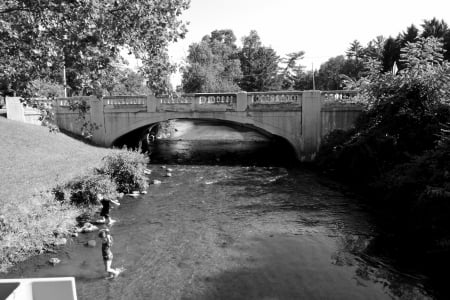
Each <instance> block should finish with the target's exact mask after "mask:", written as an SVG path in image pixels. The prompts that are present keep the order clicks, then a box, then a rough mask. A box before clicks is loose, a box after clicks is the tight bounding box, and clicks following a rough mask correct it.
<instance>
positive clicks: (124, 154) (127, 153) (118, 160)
mask: <svg viewBox="0 0 450 300" xmlns="http://www.w3.org/2000/svg"><path fill="white" fill-rule="evenodd" d="M103 161H104V163H103V166H102V167H100V168H99V169H97V173H98V174H102V175H107V176H109V178H111V180H113V181H114V182H115V183H116V185H117V191H118V192H121V193H129V192H131V191H136V190H137V191H143V190H145V189H147V188H148V178H147V176H145V174H144V169H145V168H146V165H147V163H148V157H147V156H145V155H144V154H142V153H140V152H138V151H131V150H122V151H118V152H116V153H113V154H110V155H108V156H106V157H104V158H103Z"/></svg>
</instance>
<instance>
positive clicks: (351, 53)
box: [345, 40, 363, 60]
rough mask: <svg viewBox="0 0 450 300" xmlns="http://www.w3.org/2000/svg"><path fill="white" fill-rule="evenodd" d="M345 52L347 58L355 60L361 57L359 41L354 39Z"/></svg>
mask: <svg viewBox="0 0 450 300" xmlns="http://www.w3.org/2000/svg"><path fill="white" fill-rule="evenodd" d="M345 54H346V55H347V58H354V59H356V60H358V59H360V58H362V54H363V47H362V45H361V43H360V42H359V41H358V40H354V41H353V42H352V43H351V44H350V47H349V48H348V49H347V51H346V52H345Z"/></svg>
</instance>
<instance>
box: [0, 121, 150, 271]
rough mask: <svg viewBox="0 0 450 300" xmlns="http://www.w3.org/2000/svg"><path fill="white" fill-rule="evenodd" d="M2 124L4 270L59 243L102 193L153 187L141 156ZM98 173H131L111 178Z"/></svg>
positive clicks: (0, 265) (0, 245)
mask: <svg viewBox="0 0 450 300" xmlns="http://www.w3.org/2000/svg"><path fill="white" fill-rule="evenodd" d="M0 126H1V128H2V130H1V131H0V139H1V140H2V147H0V165H1V169H2V170H3V172H1V173H0V182H2V189H0V272H5V271H6V270H7V268H8V267H10V266H11V264H13V263H16V262H18V261H21V260H24V259H26V258H27V257H29V256H30V255H33V254H36V253H40V252H42V251H45V249H47V248H51V247H53V246H54V245H55V244H58V243H59V242H60V241H61V240H62V238H63V237H64V236H66V235H67V234H68V233H69V232H71V231H72V230H73V228H74V226H75V225H76V217H77V216H78V215H80V214H81V213H82V212H85V211H86V210H88V212H89V211H90V208H95V207H96V206H95V204H96V202H95V195H96V193H98V192H102V193H104V194H105V195H106V196H108V197H111V198H116V197H117V196H118V195H119V192H118V189H117V185H118V184H120V185H121V186H132V187H134V188H136V189H137V190H143V189H144V188H145V187H146V186H147V180H146V178H145V176H144V175H143V172H142V170H143V168H144V164H145V163H146V162H147V160H146V158H145V156H144V155H142V154H140V153H136V152H129V151H125V150H116V149H103V148H97V147H93V146H89V145H87V144H85V143H82V142H80V141H77V140H74V139H71V138H69V137H67V136H65V135H63V134H54V133H49V132H48V130H47V129H45V128H44V127H39V126H35V125H27V124H22V123H18V122H15V121H9V120H6V119H2V118H0ZM18 145H20V147H18ZM102 158H104V159H103V161H102ZM111 160H119V161H120V162H122V163H115V164H111V163H110V161H111ZM96 169H106V170H110V171H111V172H113V173H114V170H116V171H115V172H117V171H120V172H122V173H123V174H128V175H127V176H124V177H117V176H115V175H114V176H113V177H111V176H110V175H106V174H98V171H96ZM136 178H138V180H136ZM112 179H113V180H112Z"/></svg>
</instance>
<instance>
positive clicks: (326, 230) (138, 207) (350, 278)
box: [7, 125, 435, 299]
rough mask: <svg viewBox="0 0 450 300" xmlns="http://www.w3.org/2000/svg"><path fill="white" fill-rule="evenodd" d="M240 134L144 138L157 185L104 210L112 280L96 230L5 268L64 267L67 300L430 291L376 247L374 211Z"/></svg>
mask: <svg viewBox="0 0 450 300" xmlns="http://www.w3.org/2000/svg"><path fill="white" fill-rule="evenodd" d="M204 126H212V125H204ZM214 126H216V125H214ZM217 126H218V125H217ZM202 130H205V128H203V129H202ZM211 130H212V131H214V132H217V128H212V129H211ZM241 133H242V132H241ZM242 134H243V138H242V139H238V140H234V141H230V140H227V139H225V140H222V141H210V140H209V141H208V140H159V141H158V140H157V141H156V142H155V143H154V144H153V145H152V149H150V150H151V151H150V152H151V160H152V162H151V165H150V166H149V168H150V169H151V170H152V174H151V175H149V177H150V180H153V179H158V180H161V181H162V183H161V184H159V185H151V186H150V187H149V189H148V194H146V195H140V196H138V197H137V198H132V197H129V196H125V197H124V198H123V199H121V200H120V202H121V206H120V207H118V208H116V209H113V210H112V212H111V215H112V218H113V219H116V220H118V221H117V223H115V224H114V225H112V226H111V233H112V236H113V238H114V245H113V247H112V251H113V253H114V260H113V263H112V266H113V267H123V268H125V271H124V272H123V273H122V274H121V275H120V276H119V277H118V278H116V279H114V280H108V279H105V273H104V267H103V261H102V256H101V242H100V239H99V238H98V237H97V233H96V232H93V233H87V234H80V236H79V237H78V238H74V239H72V240H70V241H69V243H68V244H67V245H66V246H64V247H62V248H61V249H60V251H59V252H58V253H57V254H43V255H40V256H36V257H33V258H31V259H29V260H28V261H25V262H23V263H21V264H18V265H17V266H15V267H14V268H13V269H12V270H11V272H10V273H9V274H8V275H7V277H10V278H17V277H58V276H74V277H75V279H76V287H77V295H78V299H434V298H435V296H434V294H433V290H432V288H431V286H430V284H429V280H428V279H427V277H426V276H424V275H423V274H420V273H418V272H416V271H414V269H413V268H410V269H405V268H400V267H398V264H396V262H395V261H392V260H391V259H389V258H388V257H383V256H381V255H378V252H377V251H376V250H377V249H376V248H378V247H379V245H377V244H376V243H375V241H376V240H377V238H378V237H379V236H380V235H382V234H383V232H382V231H381V230H380V228H379V226H378V225H377V224H379V223H380V220H379V219H378V217H377V216H376V214H373V213H372V212H371V210H370V209H369V208H368V207H365V206H364V205H363V204H362V202H361V201H359V200H358V199H357V198H356V197H354V196H351V195H347V194H345V193H343V192H342V191H340V190H339V189H336V188H334V187H333V185H329V184H327V183H326V181H325V180H324V179H323V178H321V177H320V176H319V175H317V174H315V173H314V172H312V171H309V170H307V169H305V168H302V167H300V166H296V165H295V164H294V163H293V162H292V161H291V162H290V163H289V161H288V157H287V156H283V154H282V153H283V152H282V151H283V149H277V148H274V147H273V144H272V142H271V141H267V140H266V141H264V139H263V138H261V139H253V140H252V141H246V140H245V134H244V133H242ZM167 168H170V169H172V171H171V173H172V177H164V175H165V174H166V172H167ZM91 239H95V240H96V241H97V245H96V246H95V247H87V246H86V242H87V241H88V240H91ZM50 257H58V258H60V259H61V263H60V264H57V265H55V266H51V265H49V264H48V259H49V258H50Z"/></svg>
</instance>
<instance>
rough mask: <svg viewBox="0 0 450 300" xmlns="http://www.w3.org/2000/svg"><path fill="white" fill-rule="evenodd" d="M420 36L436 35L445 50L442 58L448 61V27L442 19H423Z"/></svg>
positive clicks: (449, 37) (449, 45)
mask: <svg viewBox="0 0 450 300" xmlns="http://www.w3.org/2000/svg"><path fill="white" fill-rule="evenodd" d="M422 28H423V31H422V34H421V36H422V37H425V38H426V37H430V36H433V37H436V38H440V39H442V41H443V44H444V45H443V47H444V50H446V52H445V53H444V58H445V59H446V60H449V61H450V29H449V27H448V25H447V23H445V21H444V20H441V21H439V20H438V19H436V18H433V19H431V20H424V21H423V24H422Z"/></svg>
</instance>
